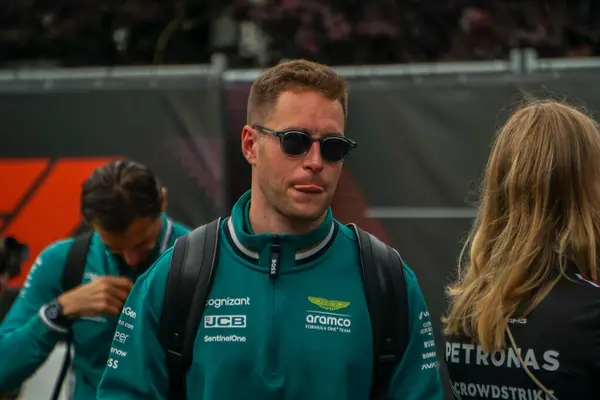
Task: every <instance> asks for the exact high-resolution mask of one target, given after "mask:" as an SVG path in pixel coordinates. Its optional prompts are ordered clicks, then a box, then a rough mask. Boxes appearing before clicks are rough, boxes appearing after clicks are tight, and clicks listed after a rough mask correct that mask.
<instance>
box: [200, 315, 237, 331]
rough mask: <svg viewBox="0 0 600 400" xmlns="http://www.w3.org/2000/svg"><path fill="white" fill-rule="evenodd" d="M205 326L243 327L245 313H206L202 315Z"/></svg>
mask: <svg viewBox="0 0 600 400" xmlns="http://www.w3.org/2000/svg"><path fill="white" fill-rule="evenodd" d="M204 327H205V328H245V327H246V316H245V315H207V316H205V317H204Z"/></svg>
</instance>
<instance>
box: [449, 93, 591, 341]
mask: <svg viewBox="0 0 600 400" xmlns="http://www.w3.org/2000/svg"><path fill="white" fill-rule="evenodd" d="M599 240H600V131H599V129H598V125H597V124H596V122H595V121H594V120H593V119H592V118H591V117H589V116H587V115H586V114H584V113H583V112H581V111H579V110H577V109H575V108H573V107H570V106H569V105H567V104H563V103H561V102H558V101H553V100H535V101H530V102H529V103H528V104H526V105H525V106H523V107H521V108H520V109H519V110H517V111H516V112H515V113H514V114H513V115H512V116H511V117H510V118H509V120H508V121H507V122H506V124H505V125H504V126H503V127H502V128H501V129H500V130H499V132H498V133H497V135H496V138H495V140H494V144H493V148H492V151H491V154H490V157H489V160H488V164H487V168H486V171H485V176H484V180H483V184H482V193H481V194H480V204H479V211H478V215H477V218H476V220H475V223H474V225H473V227H472V229H471V232H470V234H469V238H468V240H467V242H466V244H465V247H464V248H463V254H464V255H465V257H463V254H461V257H460V260H461V261H460V262H459V276H458V281H457V282H456V283H455V284H453V285H451V286H449V287H448V288H447V295H448V296H449V299H450V308H449V313H448V315H447V316H446V317H445V318H443V322H444V332H445V334H446V335H466V336H467V337H469V338H471V339H473V340H475V341H477V342H479V344H480V345H481V346H482V347H483V349H484V350H485V351H488V352H494V351H497V350H499V349H501V348H503V347H504V345H505V330H506V327H507V319H508V318H521V317H524V316H526V315H527V314H529V313H530V312H531V311H532V310H533V309H534V308H535V307H536V306H537V305H538V304H539V303H540V302H541V301H542V300H543V299H544V297H545V296H546V295H547V294H548V293H549V292H550V291H551V290H552V288H553V287H554V286H555V285H556V283H557V282H558V280H559V279H561V277H565V276H566V275H565V268H566V262H567V260H569V261H571V262H572V263H573V264H574V265H576V266H577V268H578V269H579V271H580V272H581V273H582V274H583V275H584V276H586V277H587V278H588V279H590V280H592V281H594V282H598V275H599V263H598V256H599V252H598V241H599ZM517 314H521V315H517Z"/></svg>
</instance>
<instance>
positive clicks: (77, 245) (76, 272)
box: [61, 232, 94, 292]
mask: <svg viewBox="0 0 600 400" xmlns="http://www.w3.org/2000/svg"><path fill="white" fill-rule="evenodd" d="M93 234H94V232H86V233H83V234H81V235H79V236H76V237H75V239H74V240H73V244H71V248H70V249H69V253H68V254H67V261H66V262H65V269H64V271H63V274H62V281H61V282H62V289H63V292H66V291H68V290H71V289H74V288H76V287H77V286H79V285H81V281H82V279H83V271H84V270H85V260H86V258H87V253H88V249H89V247H90V242H91V240H92V235H93Z"/></svg>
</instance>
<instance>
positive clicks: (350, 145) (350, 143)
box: [252, 124, 358, 164]
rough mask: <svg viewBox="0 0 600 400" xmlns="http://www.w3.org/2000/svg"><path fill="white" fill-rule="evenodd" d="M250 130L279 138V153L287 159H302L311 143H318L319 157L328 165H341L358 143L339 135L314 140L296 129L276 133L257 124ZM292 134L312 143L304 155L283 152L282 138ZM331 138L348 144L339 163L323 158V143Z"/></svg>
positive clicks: (306, 152)
mask: <svg viewBox="0 0 600 400" xmlns="http://www.w3.org/2000/svg"><path fill="white" fill-rule="evenodd" d="M252 128H253V129H256V130H257V131H258V132H261V133H265V134H268V135H272V136H275V137H277V138H279V147H280V148H281V152H282V153H283V154H285V155H286V156H288V157H294V158H296V157H304V156H305V155H306V154H308V152H309V151H310V148H311V147H312V143H314V142H319V145H320V146H321V157H322V158H323V160H325V161H327V162H328V163H332V164H337V163H341V162H343V161H345V160H346V159H347V158H348V156H349V155H350V153H351V152H352V149H355V148H357V147H358V143H356V142H355V141H354V140H352V139H349V138H347V137H345V136H341V135H334V136H326V137H321V138H315V137H312V136H310V135H309V134H308V133H306V132H303V131H301V130H297V129H288V130H285V131H276V130H275V129H271V128H267V127H266V126H262V125H259V124H254V125H252ZM292 132H293V133H300V134H302V135H304V136H306V137H308V138H309V139H310V140H311V141H312V143H311V145H310V147H309V148H308V149H307V150H306V151H305V152H304V153H301V154H298V155H292V154H289V153H287V152H286V151H284V150H283V138H284V137H285V135H287V134H289V133H292ZM331 138H335V139H337V140H342V141H344V142H346V143H347V144H348V153H347V154H346V155H345V156H344V158H342V159H341V160H339V161H331V160H328V159H327V158H326V157H324V156H323V142H325V141H326V140H327V139H331Z"/></svg>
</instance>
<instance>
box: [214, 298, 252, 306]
mask: <svg viewBox="0 0 600 400" xmlns="http://www.w3.org/2000/svg"><path fill="white" fill-rule="evenodd" d="M249 305H250V297H225V298H222V299H209V300H208V301H207V302H206V306H207V307H214V308H221V307H233V306H249Z"/></svg>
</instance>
